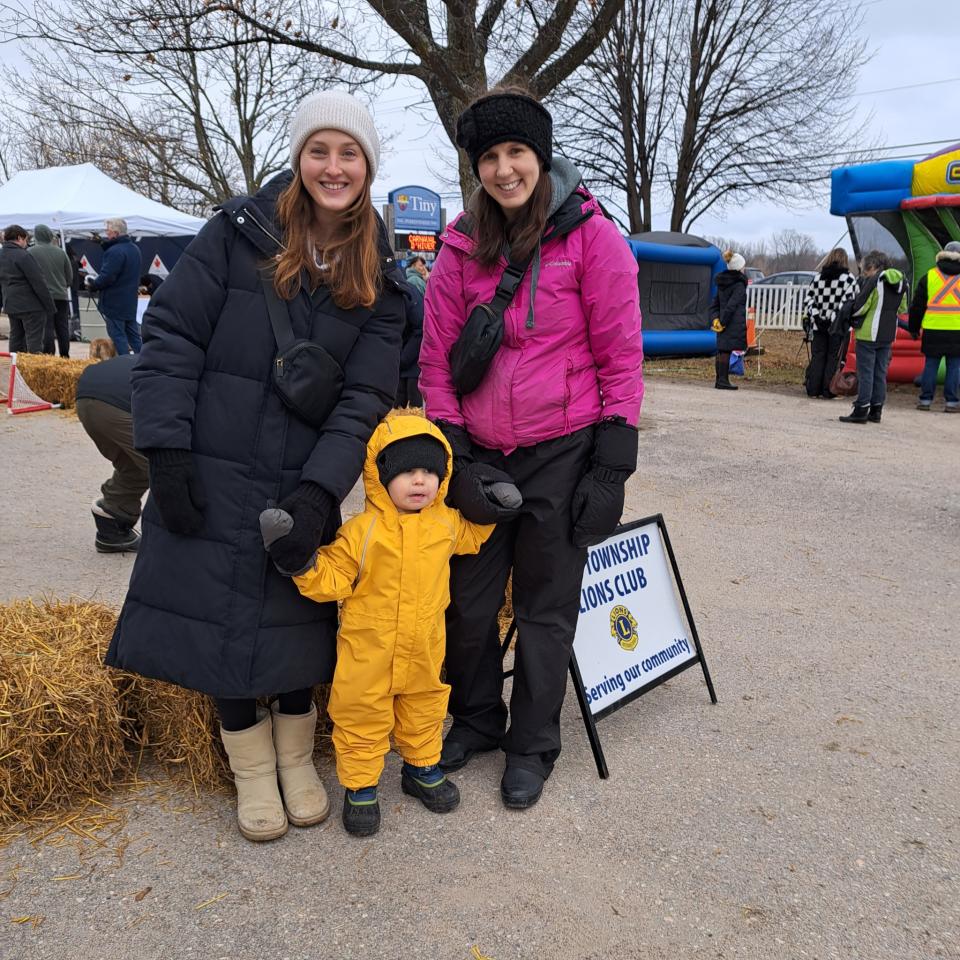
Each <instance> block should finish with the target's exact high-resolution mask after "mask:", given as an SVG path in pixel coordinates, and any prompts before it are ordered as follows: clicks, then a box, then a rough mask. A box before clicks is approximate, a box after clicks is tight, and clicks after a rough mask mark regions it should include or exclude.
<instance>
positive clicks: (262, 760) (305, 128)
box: [107, 92, 404, 840]
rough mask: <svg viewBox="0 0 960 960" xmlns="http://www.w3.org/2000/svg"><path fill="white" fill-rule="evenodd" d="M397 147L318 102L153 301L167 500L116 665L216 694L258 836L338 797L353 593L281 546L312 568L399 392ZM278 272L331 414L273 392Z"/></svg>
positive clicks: (153, 470) (344, 106) (149, 429)
mask: <svg viewBox="0 0 960 960" xmlns="http://www.w3.org/2000/svg"><path fill="white" fill-rule="evenodd" d="M379 153H380V147H379V140H378V138H377V134H376V131H375V129H374V126H373V120H372V119H371V117H370V115H369V113H368V112H367V110H366V109H365V108H364V107H363V105H362V104H360V103H359V102H358V101H356V100H354V98H353V97H351V96H349V95H348V94H345V93H339V92H326V93H320V94H314V95H313V96H310V97H308V98H306V100H304V101H303V102H302V103H301V104H300V105H299V107H298V108H297V111H296V113H295V114H294V117H293V121H292V124H291V166H292V168H293V170H292V172H287V173H284V174H281V175H279V176H278V177H276V178H275V179H274V180H272V181H271V182H270V183H269V184H267V185H266V186H265V187H264V188H263V189H262V190H261V191H260V192H259V193H258V194H257V195H256V196H253V197H242V198H238V199H235V200H231V201H229V202H228V203H225V204H224V205H223V206H222V208H221V209H220V212H219V213H218V214H217V215H216V216H215V217H214V218H213V219H212V220H211V221H210V222H209V223H208V224H207V225H206V226H205V227H204V228H203V230H201V232H200V233H199V234H198V236H197V237H196V239H195V240H194V241H193V242H192V243H191V244H190V246H189V247H188V248H187V250H186V252H185V253H184V255H183V256H182V257H181V259H180V260H179V262H178V263H177V265H176V268H175V269H174V270H173V272H172V273H171V274H170V277H169V278H168V279H167V281H166V282H165V283H164V284H163V286H162V287H160V288H159V290H158V291H157V292H156V294H155V295H154V297H153V300H152V301H151V304H150V307H149V309H148V311H147V314H146V318H145V322H144V345H143V352H142V353H141V354H140V358H139V361H138V363H137V366H136V368H135V370H134V374H133V417H134V440H135V444H136V446H137V448H138V449H140V450H142V451H143V452H144V453H145V454H146V455H147V457H148V459H149V462H150V497H149V499H148V500H147V503H146V508H145V510H144V512H143V524H142V527H143V529H142V535H143V539H142V542H141V545H140V548H139V553H138V556H137V560H136V564H135V566H134V569H133V574H132V577H131V581H130V589H129V592H128V594H127V598H126V601H125V603H124V606H123V611H122V612H121V614H120V619H119V622H118V624H117V628H116V632H115V634H114V637H113V642H112V643H111V645H110V649H109V651H108V654H107V663H108V664H110V665H111V666H115V667H120V668H122V669H124V670H132V671H134V672H136V673H141V674H144V675H145V676H149V677H157V678H159V679H161V680H166V681H169V682H171V683H175V684H178V685H180V686H183V687H188V688H190V689H193V690H199V691H202V692H204V693H208V694H211V695H212V696H214V697H215V698H217V706H218V708H219V711H220V717H221V724H222V729H221V735H222V737H223V742H224V746H225V747H226V750H227V754H228V757H229V760H230V766H231V768H232V770H233V772H234V774H235V780H236V785H237V791H238V820H239V826H240V830H241V832H242V833H243V835H244V836H246V837H247V838H248V839H251V840H268V839H273V838H274V837H277V836H280V835H281V834H283V833H284V832H286V829H287V823H288V820H289V821H290V822H292V823H294V824H296V825H298V826H306V825H309V824H311V823H316V822H319V821H320V820H322V819H323V818H324V817H325V816H326V815H327V812H328V810H329V804H328V802H327V798H326V794H325V793H324V790H323V786H322V784H321V783H320V781H319V779H318V778H317V775H316V771H315V770H314V769H313V765H312V761H311V759H310V758H311V756H312V752H313V731H314V727H315V725H316V709H315V708H314V707H313V704H312V698H311V688H312V687H313V686H314V685H315V684H317V683H321V682H325V681H329V680H330V679H331V677H332V676H333V668H334V661H335V650H336V646H335V644H336V633H337V607H336V604H333V603H329V604H317V603H314V602H313V601H311V600H308V599H306V598H304V597H302V596H301V595H300V593H299V592H298V590H297V588H296V586H295V585H294V584H293V583H292V581H291V580H290V579H289V578H287V577H284V576H282V575H281V574H280V573H279V572H278V571H277V569H276V568H275V564H274V562H273V561H275V563H276V567H279V568H280V569H281V570H285V571H290V572H296V571H299V570H300V569H302V568H303V567H305V566H306V565H307V563H308V562H309V560H310V558H311V557H312V555H313V552H314V550H315V549H316V547H317V546H319V545H320V544H322V543H329V542H330V541H331V540H332V539H333V536H334V533H335V531H336V530H337V527H338V526H339V524H340V515H339V504H340V501H341V500H342V499H343V498H344V497H345V496H346V494H347V493H348V492H349V491H350V489H351V488H352V487H353V485H354V483H355V482H356V480H357V478H358V476H359V475H360V471H361V468H362V466H363V461H364V457H365V454H366V445H367V441H368V439H369V438H370V435H371V434H372V432H373V430H374V428H375V427H376V425H377V423H378V422H379V421H380V419H381V418H382V417H383V416H384V415H385V414H386V412H387V410H388V409H389V408H390V406H391V404H392V401H393V398H394V396H395V393H396V389H397V376H398V367H399V358H400V336H401V332H402V330H403V323H404V308H403V296H402V295H401V293H400V286H399V285H400V283H401V282H402V279H403V276H402V274H401V273H400V271H399V269H397V267H396V265H395V264H394V261H393V256H392V252H391V251H390V249H389V245H388V243H387V241H386V233H385V230H384V228H383V224H382V223H381V222H380V220H379V217H378V216H377V214H376V212H375V211H374V209H373V206H372V204H371V201H370V184H371V183H372V182H373V179H374V176H375V175H376V168H377V163H378V161H379ZM265 284H270V286H271V287H272V288H273V290H274V292H275V294H276V297H277V298H278V299H275V300H274V302H276V303H278V304H279V306H280V309H281V312H283V311H285V312H286V314H287V315H288V316H289V320H290V323H291V324H292V328H293V333H294V335H295V336H296V337H297V338H302V339H309V340H311V341H313V342H315V343H318V344H320V345H322V346H323V347H324V348H325V349H326V350H327V352H328V353H329V354H330V355H331V356H332V357H333V358H334V359H335V360H336V362H337V364H338V365H339V367H340V368H341V370H342V385H337V380H338V378H337V377H336V376H334V377H333V378H332V379H331V380H329V381H325V382H323V383H318V386H317V389H318V391H320V390H326V391H328V392H329V393H330V402H331V404H332V412H330V413H329V415H328V416H327V418H326V420H325V422H323V424H322V426H321V427H319V428H318V427H316V426H314V425H311V424H310V423H308V422H306V421H304V420H302V419H300V418H299V417H298V416H297V415H295V414H294V413H293V412H291V410H290V409H289V408H288V407H287V406H285V404H284V402H283V401H282V400H281V397H280V395H279V394H278V392H277V390H276V389H275V387H274V384H273V374H274V366H275V357H276V355H277V343H276V340H275V338H274V334H273V330H272V327H271V321H270V314H269V312H268V299H267V294H266V290H267V288H266V287H265ZM330 383H333V384H334V386H333V387H332V388H331V387H330ZM271 501H273V502H277V503H279V506H280V507H282V508H283V509H284V510H286V511H287V513H289V514H291V515H292V516H293V518H294V521H295V526H294V529H293V531H292V532H291V533H290V534H289V535H288V536H286V537H283V538H282V539H280V540H278V541H276V543H274V544H272V545H271V547H270V554H271V555H270V556H268V554H267V553H266V552H265V550H264V547H263V542H262V540H261V536H260V529H259V515H260V513H261V511H262V510H264V509H265V508H266V507H267V505H268V504H269V503H270V502H271ZM277 694H279V699H278V701H277V702H276V703H275V704H274V705H273V710H272V712H264V711H262V710H259V711H258V709H257V704H256V699H255V698H258V697H272V696H274V695H277ZM278 777H279V787H280V788H281V789H282V790H283V799H282V802H281V797H280V793H279V792H278Z"/></svg>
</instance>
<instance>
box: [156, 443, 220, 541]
mask: <svg viewBox="0 0 960 960" xmlns="http://www.w3.org/2000/svg"><path fill="white" fill-rule="evenodd" d="M143 452H144V453H145V454H146V457H147V460H148V461H149V463H150V496H151V497H153V499H154V502H155V503H156V505H157V510H159V511H160V519H161V520H162V521H163V525H164V526H165V527H166V528H167V529H168V530H169V531H170V532H171V533H179V534H181V535H182V536H185V537H192V536H194V535H195V534H198V533H199V532H200V530H201V529H202V528H203V510H204V507H206V505H207V501H206V498H205V497H204V495H203V491H202V490H201V489H200V481H199V479H198V478H197V476H196V474H195V473H194V469H193V455H192V454H191V453H190V451H189V450H166V449H162V448H159V447H157V448H154V449H151V450H144V451H143Z"/></svg>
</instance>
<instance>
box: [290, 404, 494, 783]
mask: <svg viewBox="0 0 960 960" xmlns="http://www.w3.org/2000/svg"><path fill="white" fill-rule="evenodd" d="M418 434H427V435H429V436H431V437H434V438H436V439H437V440H439V441H440V442H441V443H442V444H443V447H444V449H445V450H446V452H447V474H446V476H445V477H444V478H443V480H441V482H440V489H439V491H438V492H437V497H436V499H435V500H434V501H433V503H431V504H430V505H429V506H427V507H424V508H423V510H421V511H420V512H419V513H410V514H401V513H400V512H399V511H398V510H397V508H396V507H395V506H394V504H393V501H392V500H391V499H390V496H389V495H388V493H387V491H386V489H385V488H384V486H383V484H382V483H381V482H380V474H379V471H378V469H377V462H376V460H377V455H378V454H379V453H380V451H381V450H383V448H384V447H386V446H387V445H388V444H390V443H393V442H394V441H396V440H401V439H405V438H407V437H412V436H415V435H418ZM451 469H452V454H451V451H450V446H449V444H448V443H447V441H446V440H445V439H444V437H443V434H442V433H441V432H440V431H439V430H438V429H437V428H436V427H435V426H434V425H433V424H432V423H431V422H430V421H429V420H426V419H424V418H423V417H416V416H399V417H392V418H390V419H389V420H384V421H383V423H381V424H380V426H379V427H377V429H376V430H375V431H374V433H373V436H372V437H371V438H370V443H369V444H368V445H367V459H366V462H365V464H364V467H363V484H364V489H365V491H366V495H367V502H366V508H365V509H364V511H363V513H361V514H359V515H358V516H356V517H353V518H352V519H350V520H348V521H347V522H346V523H344V524H343V526H342V527H341V528H340V530H339V531H338V532H337V537H336V539H335V540H334V542H333V543H331V544H330V545H329V546H326V547H321V549H320V551H319V553H318V556H317V561H316V563H315V564H314V567H313V569H312V570H309V571H308V572H307V573H304V574H302V575H301V576H299V577H294V583H296V585H297V587H298V588H299V590H300V592H301V593H302V594H303V595H304V596H305V597H310V598H311V599H312V600H317V601H320V602H323V601H327V600H343V601H344V603H343V609H342V611H341V614H340V632H339V634H338V635H337V668H336V671H335V672H334V675H333V689H332V690H331V692H330V704H329V713H330V718H331V719H332V720H333V723H334V730H333V745H334V747H335V748H336V751H337V777H338V778H339V780H340V783H341V784H343V786H344V787H346V788H348V789H350V790H357V789H360V788H361V787H368V786H373V785H374V784H376V783H377V782H378V781H379V779H380V774H381V773H382V772H383V758H384V756H385V755H386V753H387V751H388V750H389V749H390V734H391V733H393V735H394V739H395V741H396V744H397V748H398V749H399V751H400V755H401V756H402V757H403V759H404V760H406V761H407V763H411V764H414V765H415V766H418V767H422V766H427V765H429V764H434V763H436V762H437V761H438V760H439V759H440V746H441V729H442V726H443V720H444V717H446V715H447V699H448V697H449V695H450V687H449V686H447V685H446V684H445V683H441V682H440V667H441V665H442V663H443V658H444V653H445V648H446V632H445V626H444V611H445V610H446V608H447V605H448V604H449V602H450V569H449V561H450V557H451V556H453V555H454V554H462V553H476V552H477V551H478V550H479V549H480V547H481V545H482V544H483V542H484V541H485V540H486V539H487V538H488V537H489V536H490V534H491V533H493V529H494V528H493V526H492V525H487V526H482V525H480V524H475V523H470V522H468V521H467V520H464V519H463V517H462V516H461V515H460V513H459V512H458V511H456V510H454V509H452V508H450V507H448V506H446V504H445V503H444V502H443V501H444V498H445V497H446V495H447V486H448V483H449V479H450V472H451Z"/></svg>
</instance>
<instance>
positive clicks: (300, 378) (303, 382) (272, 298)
mask: <svg viewBox="0 0 960 960" xmlns="http://www.w3.org/2000/svg"><path fill="white" fill-rule="evenodd" d="M261 276H262V278H263V292H264V296H265V297H266V300H267V312H268V313H269V314H270V326H271V327H273V336H274V339H275V340H276V341H277V355H276V357H275V358H274V362H273V388H274V390H276V391H277V394H278V396H279V397H280V399H281V400H282V401H283V402H284V404H285V405H286V406H287V408H288V409H289V410H291V411H292V412H293V413H294V414H296V415H297V416H298V417H299V418H300V419H301V420H303V421H304V422H305V423H308V424H310V426H311V427H315V428H316V429H317V430H319V429H320V428H321V427H322V426H323V425H324V423H325V422H326V420H327V417H329V416H330V414H331V413H332V412H333V408H334V407H335V406H336V405H337V401H338V400H339V399H340V393H341V391H342V390H343V368H342V367H341V366H340V364H339V363H338V362H337V360H336V358H335V357H333V356H332V355H331V354H330V353H329V351H327V350H325V349H324V348H323V347H321V346H320V344H319V343H314V342H313V341H312V340H298V339H297V338H296V337H295V336H294V334H293V327H292V326H291V324H290V313H289V310H288V309H287V306H286V304H284V303H282V302H281V300H280V297H279V296H277V291H276V289H275V288H274V286H273V277H272V276H271V275H270V274H269V273H267V272H266V271H264V272H262V273H261Z"/></svg>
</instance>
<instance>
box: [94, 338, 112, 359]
mask: <svg viewBox="0 0 960 960" xmlns="http://www.w3.org/2000/svg"><path fill="white" fill-rule="evenodd" d="M116 355H117V348H116V347H115V346H114V345H113V341H112V340H108V339H107V338H106V337H97V338H96V339H94V340H91V341H90V359H91V360H109V359H110V358H111V357H115V356H116Z"/></svg>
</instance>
